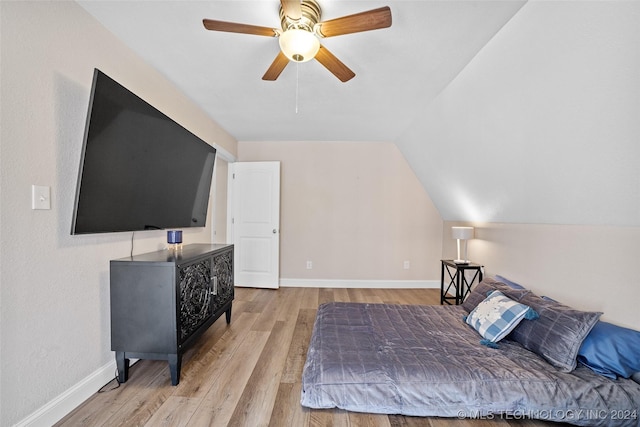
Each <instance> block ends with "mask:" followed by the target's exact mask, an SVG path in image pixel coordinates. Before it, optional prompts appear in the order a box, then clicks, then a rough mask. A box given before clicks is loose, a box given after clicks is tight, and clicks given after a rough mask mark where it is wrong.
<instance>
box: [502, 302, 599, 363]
mask: <svg viewBox="0 0 640 427" xmlns="http://www.w3.org/2000/svg"><path fill="white" fill-rule="evenodd" d="M518 302H520V303H522V304H526V305H528V306H529V307H531V308H532V309H534V310H535V311H536V312H537V313H538V315H539V316H540V317H539V318H538V319H536V320H533V321H531V322H522V323H520V325H518V327H517V328H515V329H514V330H513V331H512V332H511V334H510V335H509V338H510V339H512V340H514V341H517V342H519V343H520V344H522V346H523V347H524V348H526V349H528V350H530V351H532V352H534V353H536V354H538V355H540V356H542V357H543V358H544V359H546V360H547V362H549V363H550V364H552V365H553V366H555V367H557V368H558V369H559V370H560V371H562V372H571V371H573V370H574V369H575V367H576V365H577V360H576V358H577V355H578V350H580V345H581V344H582V341H584V339H585V338H586V336H587V334H589V332H590V331H591V328H593V326H594V325H595V324H596V322H597V321H598V319H599V318H600V316H601V315H602V313H600V312H587V311H580V310H575V309H573V308H571V307H568V306H566V305H564V304H561V303H559V302H556V301H552V300H548V299H543V298H541V297H539V296H538V295H536V294H534V293H533V292H531V293H529V294H527V295H524V296H523V297H522V298H521V299H520V300H519V301H518Z"/></svg>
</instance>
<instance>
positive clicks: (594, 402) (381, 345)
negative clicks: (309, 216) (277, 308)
mask: <svg viewBox="0 0 640 427" xmlns="http://www.w3.org/2000/svg"><path fill="white" fill-rule="evenodd" d="M465 314H466V312H465V311H464V309H463V308H462V307H460V306H417V305H389V304H359V303H328V304H323V305H321V306H320V307H319V309H318V314H317V317H316V322H315V325H314V329H313V334H312V337H311V342H310V344H309V350H308V354H307V361H306V363H305V366H304V371H303V375H302V400H301V403H302V405H303V406H306V407H309V408H341V409H345V410H348V411H355V412H368V413H381V414H404V415H416V416H441V417H458V418H509V419H514V418H535V419H544V420H552V421H563V422H568V423H571V424H576V425H585V426H635V427H637V426H640V385H639V384H637V383H635V382H633V381H631V380H626V379H618V380H610V379H608V378H605V377H602V376H599V375H597V374H595V373H593V372H592V371H591V370H589V369H588V368H585V367H581V366H579V367H578V368H577V369H575V370H574V371H573V372H571V373H562V372H559V371H558V370H557V369H556V368H554V367H553V366H551V365H550V364H548V363H547V362H546V361H545V360H544V359H542V358H541V357H539V356H537V355H536V354H534V353H532V352H530V351H528V350H526V349H524V348H523V347H521V346H520V345H519V344H518V343H516V342H513V341H510V340H508V339H505V340H502V341H501V342H500V343H499V348H497V349H495V348H489V347H486V346H483V345H481V344H480V339H481V337H480V335H478V333H477V332H476V331H475V330H473V329H472V328H471V327H469V326H468V325H466V324H465V323H464V322H463V320H462V318H463V316H464V315H465Z"/></svg>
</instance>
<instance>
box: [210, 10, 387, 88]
mask: <svg viewBox="0 0 640 427" xmlns="http://www.w3.org/2000/svg"><path fill="white" fill-rule="evenodd" d="M321 15H322V10H321V9H320V5H319V4H318V2H317V1H316V0H280V22H281V27H282V29H278V28H269V27H260V26H257V25H249V24H238V23H235V22H225V21H217V20H213V19H203V20H202V23H203V24H204V27H205V28H206V29H207V30H213V31H225V32H230V33H243V34H253V35H257V36H267V37H278V38H279V42H280V52H279V53H278V56H276V59H275V60H274V61H273V63H272V64H271V66H270V67H269V69H268V70H267V72H266V73H265V74H264V76H262V80H271V81H273V80H276V79H277V78H278V76H279V75H280V73H282V70H284V68H285V67H286V66H287V64H288V63H289V61H294V62H306V61H310V60H311V59H313V58H315V59H317V60H318V62H320V63H321V64H322V65H323V66H324V67H325V68H326V69H328V70H329V71H330V72H331V73H332V74H333V75H335V76H336V77H337V78H338V79H340V80H341V81H342V82H346V81H348V80H351V79H352V78H353V77H355V73H354V72H353V71H351V70H350V69H349V67H347V66H346V65H344V63H342V61H340V60H339V59H338V58H336V57H335V55H333V54H332V53H331V52H330V51H329V50H328V49H327V48H326V47H324V46H322V45H321V44H320V38H325V37H334V36H341V35H343V34H351V33H359V32H362V31H369V30H377V29H380V28H387V27H390V26H391V9H390V8H389V7H388V6H385V7H381V8H378V9H373V10H369V11H366V12H360V13H356V14H354V15H348V16H343V17H341V18H336V19H331V20H329V21H320V17H321Z"/></svg>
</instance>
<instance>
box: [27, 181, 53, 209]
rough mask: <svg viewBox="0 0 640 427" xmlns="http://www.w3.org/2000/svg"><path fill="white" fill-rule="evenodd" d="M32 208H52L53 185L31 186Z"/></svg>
mask: <svg viewBox="0 0 640 427" xmlns="http://www.w3.org/2000/svg"><path fill="white" fill-rule="evenodd" d="M31 209H51V187H48V186H45V185H32V186H31Z"/></svg>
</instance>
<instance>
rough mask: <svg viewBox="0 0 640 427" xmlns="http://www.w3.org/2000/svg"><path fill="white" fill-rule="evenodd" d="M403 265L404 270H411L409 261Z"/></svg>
mask: <svg viewBox="0 0 640 427" xmlns="http://www.w3.org/2000/svg"><path fill="white" fill-rule="evenodd" d="M403 265H404V269H405V270H408V269H410V268H411V263H410V262H409V261H405V262H404V264H403Z"/></svg>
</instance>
